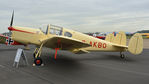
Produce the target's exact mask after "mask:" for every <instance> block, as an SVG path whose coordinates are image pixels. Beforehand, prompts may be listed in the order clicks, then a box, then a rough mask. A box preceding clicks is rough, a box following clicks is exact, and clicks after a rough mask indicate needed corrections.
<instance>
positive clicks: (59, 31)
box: [49, 25, 63, 35]
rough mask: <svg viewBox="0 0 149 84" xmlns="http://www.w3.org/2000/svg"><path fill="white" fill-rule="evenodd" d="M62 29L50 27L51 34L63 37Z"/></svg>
mask: <svg viewBox="0 0 149 84" xmlns="http://www.w3.org/2000/svg"><path fill="white" fill-rule="evenodd" d="M62 30H63V28H62V27H59V26H55V25H50V30H49V34H55V35H62Z"/></svg>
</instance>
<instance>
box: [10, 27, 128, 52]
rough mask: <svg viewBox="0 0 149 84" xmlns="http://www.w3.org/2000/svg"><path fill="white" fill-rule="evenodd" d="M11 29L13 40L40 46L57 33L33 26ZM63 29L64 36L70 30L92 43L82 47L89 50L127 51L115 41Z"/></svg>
mask: <svg viewBox="0 0 149 84" xmlns="http://www.w3.org/2000/svg"><path fill="white" fill-rule="evenodd" d="M9 30H11V32H12V35H11V37H12V39H13V40H15V41H17V42H20V43H23V44H34V45H37V46H40V45H41V42H42V41H43V40H46V39H48V38H52V37H54V36H56V35H55V34H50V33H49V31H50V29H49V30H48V33H47V34H45V33H43V32H42V31H41V30H40V29H33V28H26V27H16V26H13V27H10V28H9ZM62 31H63V32H62V36H64V33H65V32H70V33H71V34H72V37H70V38H73V39H77V40H80V41H82V42H84V43H88V44H90V45H91V46H90V47H86V48H81V49H84V50H87V51H114V52H122V51H126V49H125V48H120V47H115V46H113V43H111V42H108V41H105V40H101V39H98V38H95V37H92V36H89V35H86V34H83V33H80V32H77V31H73V30H69V29H66V28H63V30H62ZM49 44H50V43H49ZM45 47H49V46H45ZM49 48H50V47H49Z"/></svg>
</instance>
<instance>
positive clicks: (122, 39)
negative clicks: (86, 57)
mask: <svg viewBox="0 0 149 84" xmlns="http://www.w3.org/2000/svg"><path fill="white" fill-rule="evenodd" d="M105 40H106V41H109V42H112V43H115V44H119V45H126V34H125V33H124V32H119V33H118V34H116V36H114V35H113V34H108V35H107V36H106V39H105Z"/></svg>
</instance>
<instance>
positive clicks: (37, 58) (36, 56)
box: [33, 44, 43, 66]
mask: <svg viewBox="0 0 149 84" xmlns="http://www.w3.org/2000/svg"><path fill="white" fill-rule="evenodd" d="M42 46H43V44H41V46H40V47H39V48H36V49H35V51H34V54H33V57H34V64H33V66H41V65H43V63H42V59H41V57H40V55H41V50H42Z"/></svg>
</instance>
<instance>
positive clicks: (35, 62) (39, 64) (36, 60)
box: [34, 57, 42, 66]
mask: <svg viewBox="0 0 149 84" xmlns="http://www.w3.org/2000/svg"><path fill="white" fill-rule="evenodd" d="M34 64H35V65H36V66H41V64H42V59H41V58H40V57H37V58H35V60H34Z"/></svg>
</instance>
